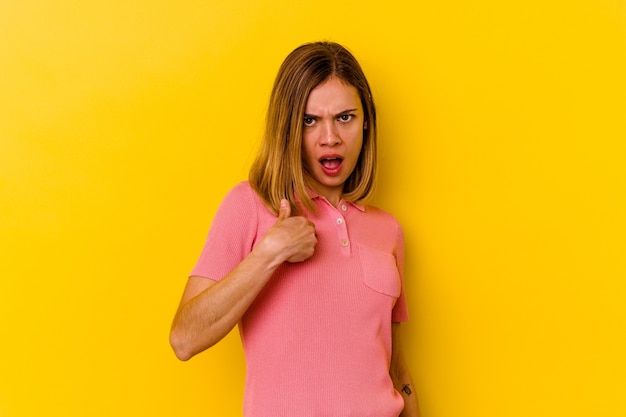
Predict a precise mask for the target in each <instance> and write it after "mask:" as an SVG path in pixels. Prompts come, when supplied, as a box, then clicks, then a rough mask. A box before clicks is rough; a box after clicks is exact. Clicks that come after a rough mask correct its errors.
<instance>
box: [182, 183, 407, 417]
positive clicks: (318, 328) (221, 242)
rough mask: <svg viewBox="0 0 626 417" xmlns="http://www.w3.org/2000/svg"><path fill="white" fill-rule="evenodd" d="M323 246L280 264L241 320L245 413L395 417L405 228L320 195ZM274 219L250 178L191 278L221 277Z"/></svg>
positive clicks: (403, 316) (234, 193) (228, 202)
mask: <svg viewBox="0 0 626 417" xmlns="http://www.w3.org/2000/svg"><path fill="white" fill-rule="evenodd" d="M314 201H315V204H316V206H317V213H316V214H315V215H309V216H308V217H309V219H310V220H311V221H312V222H313V223H314V224H315V227H316V233H317V238H318V243H317V246H316V249H315V254H314V255H313V256H312V257H311V258H309V259H308V260H306V261H305V262H302V263H294V264H290V263H285V264H283V265H281V266H280V267H279V268H278V269H277V271H276V272H275V274H274V276H273V277H272V278H271V279H270V281H269V282H268V284H267V285H266V286H265V288H264V289H263V290H262V292H261V293H260V294H259V295H258V297H257V299H256V300H255V302H254V303H253V304H252V306H251V307H250V308H249V310H248V311H247V312H246V314H245V315H244V317H243V319H242V321H241V323H240V324H239V329H240V332H241V338H242V341H243V346H244V350H245V354H246V368H247V376H246V387H245V395H244V415H245V416H247V417H282V416H289V417H293V416H342V417H344V416H359V417H368V416H371V417H392V416H393V417H397V416H398V415H399V414H400V412H401V410H402V408H403V400H402V398H401V396H400V394H399V393H398V392H397V391H396V390H395V389H394V387H393V385H392V382H391V378H390V377H389V362H390V358H391V323H392V321H406V320H408V313H407V306H406V299H405V294H404V288H403V277H402V273H403V263H404V241H403V234H402V229H401V228H400V225H399V224H398V222H397V221H396V220H395V219H394V218H393V217H392V216H391V215H389V214H387V213H385V212H383V211H381V210H378V209H376V208H372V207H363V206H359V205H356V204H352V203H345V202H343V201H342V202H340V204H339V207H338V208H335V207H333V206H331V205H330V203H328V202H327V201H326V199H325V198H323V197H317V196H315V197H314ZM275 222H276V217H275V216H274V215H272V214H271V212H269V211H268V210H267V208H266V207H265V206H264V205H263V203H262V202H261V200H260V199H259V198H258V196H257V195H256V194H255V192H254V191H253V190H252V188H251V187H250V185H249V184H248V183H247V182H242V183H240V184H238V185H237V186H236V187H234V188H233V189H232V190H231V192H230V193H229V194H228V195H227V196H226V198H225V200H224V201H223V203H222V205H221V206H220V208H219V210H218V212H217V214H216V216H215V219H214V221H213V225H212V227H211V230H210V232H209V236H208V238H207V242H206V245H205V247H204V250H203V252H202V254H201V256H200V259H199V260H198V263H197V264H196V266H195V268H194V269H193V271H192V274H191V275H195V276H201V277H206V278H210V279H214V280H219V279H221V278H223V277H224V276H226V275H227V274H228V273H229V272H230V271H231V270H232V269H233V268H234V267H235V266H237V264H239V262H241V260H242V259H243V258H244V257H245V256H246V255H247V254H248V253H249V252H250V251H251V250H252V248H254V246H255V244H256V243H257V242H258V241H259V240H260V239H261V238H262V237H263V236H264V235H265V233H266V232H267V230H268V229H269V228H270V227H271V226H272V225H273V224H274V223H275Z"/></svg>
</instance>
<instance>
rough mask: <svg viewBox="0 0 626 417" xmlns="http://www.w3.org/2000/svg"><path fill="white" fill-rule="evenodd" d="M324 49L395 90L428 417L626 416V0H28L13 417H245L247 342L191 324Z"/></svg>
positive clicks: (3, 71) (23, 11)
mask: <svg viewBox="0 0 626 417" xmlns="http://www.w3.org/2000/svg"><path fill="white" fill-rule="evenodd" d="M318 39H331V40H335V41H339V42H342V43H344V44H346V45H347V46H349V47H350V48H351V49H352V51H353V52H354V53H355V55H356V56H357V57H358V58H359V59H360V61H361V63H362V64H363V66H364V68H365V71H366V73H367V75H368V77H369V79H370V82H371V84H372V86H373V88H374V91H375V94H376V97H375V98H376V99H377V103H378V106H379V110H380V123H381V126H382V127H381V155H380V157H381V175H380V182H379V188H378V192H377V195H376V203H377V204H378V205H380V206H381V207H383V208H385V209H387V210H390V211H392V212H393V213H395V214H396V215H397V217H398V218H399V219H400V220H401V221H402V223H403V224H404V226H405V233H406V236H407V245H408V246H407V251H408V252H407V253H408V264H407V280H408V282H407V287H408V292H409V294H408V295H409V300H410V303H411V313H412V321H411V322H410V323H409V324H407V325H406V335H405V342H406V346H407V349H408V350H409V361H410V365H411V367H412V370H413V373H414V376H415V379H416V382H417V384H418V385H419V392H420V395H421V397H422V399H421V402H422V407H423V409H424V414H425V416H429V417H503V416H505V417H508V416H511V417H514V416H520V417H521V416H524V417H526V416H546V417H548V416H550V417H552V416H581V417H582V416H585V417H586V416H624V415H626V395H625V394H626V359H624V352H626V337H625V336H624V333H625V332H624V327H625V323H626V302H624V300H625V298H626V297H625V296H626V283H625V278H626V268H625V258H626V254H625V252H626V251H625V249H624V248H625V238H624V236H625V235H626V222H625V220H624V212H625V211H626V207H625V204H624V200H625V196H624V195H625V188H626V187H625V184H626V175H625V170H624V168H623V165H624V159H625V158H624V156H625V151H626V147H625V145H624V141H625V139H626V122H625V120H626V82H625V75H624V74H626V6H625V5H624V2H622V1H618V0H581V1H566V0H553V1H547V2H546V1H545V0H527V1H524V2H506V1H496V0H476V1H460V0H452V1H448V2H438V1H408V0H407V1H404V2H393V1H392V2H389V1H378V0H377V1H364V2H356V3H355V2H348V3H341V2H336V1H327V0H319V1H315V2H313V1H302V2H296V1H284V2H281V1H278V0H272V1H244V0H238V1H232V2H227V1H224V2H222V1H217V0H211V1H204V2H200V1H178V2H172V1H163V0H152V1H144V0H140V1H134V2H132V1H131V2H129V1H121V0H93V1H83V2H78V1H69V0H55V1H51V0H38V1H35V0H20V1H18V0H4V1H2V2H1V3H0V259H1V261H0V317H1V319H0V320H1V322H0V323H1V328H0V416H2V417H5V416H6V417H22V416H35V415H41V416H63V417H72V416H92V417H96V416H234V415H239V414H240V411H239V410H240V402H241V398H242V394H241V391H242V384H243V372H244V368H243V363H242V352H241V348H240V347H239V342H238V336H237V335H236V334H231V335H230V336H229V337H228V339H226V340H225V341H223V342H222V343H221V344H219V345H218V346H216V347H215V348H214V349H213V350H211V351H209V352H206V353H204V354H203V355H201V356H199V357H197V358H195V359H194V360H192V361H190V362H188V363H180V362H178V361H177V360H176V359H175V358H174V355H173V354H172V353H171V351H170V348H169V346H168V342H167V334H168V328H169V323H170V320H171V318H172V315H173V312H174V309H175V307H176V304H177V302H178V297H179V295H180V292H181V290H182V288H183V285H184V282H185V279H186V275H187V273H188V272H189V270H190V269H191V267H192V266H193V263H194V262H195V259H196V257H197V256H198V254H199V251H200V249H201V246H202V243H203V241H204V237H205V235H206V232H207V229H208V227H209V225H210V222H211V218H212V215H213V213H214V211H215V209H216V208H217V205H218V204H219V202H220V200H221V198H222V196H223V195H224V193H225V192H226V191H227V190H228V189H229V188H230V187H231V186H232V185H233V184H234V183H235V182H237V181H239V180H241V179H244V178H245V177H246V175H247V168H248V166H249V164H250V161H251V157H252V155H253V153H254V150H255V147H256V146H257V144H258V138H259V133H260V131H261V128H262V125H263V117H264V112H265V108H266V102H267V99H268V94H269V90H270V87H271V83H272V81H273V77H274V75H275V73H276V71H277V69H278V65H279V64H280V62H281V61H282V59H283V58H284V56H285V55H286V54H287V53H288V52H289V51H290V50H291V49H293V48H294V47H295V46H297V45H299V44H300V43H303V42H305V41H310V40H318ZM286 395H288V393H286Z"/></svg>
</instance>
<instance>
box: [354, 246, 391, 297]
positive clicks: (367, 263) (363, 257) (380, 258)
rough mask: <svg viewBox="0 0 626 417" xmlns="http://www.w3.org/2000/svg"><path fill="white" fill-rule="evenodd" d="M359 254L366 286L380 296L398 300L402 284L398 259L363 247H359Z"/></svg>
mask: <svg viewBox="0 0 626 417" xmlns="http://www.w3.org/2000/svg"><path fill="white" fill-rule="evenodd" d="M358 254H359V261H360V263H361V269H362V271H363V282H364V283H365V285H367V286H368V287H369V288H370V289H372V290H374V291H376V292H378V293H380V294H385V295H388V296H390V297H394V298H398V297H399V296H400V290H401V283H400V273H399V272H398V267H397V265H396V258H395V257H394V256H393V255H391V254H389V253H386V252H381V251H379V250H376V249H372V248H369V247H367V246H362V245H359V246H358Z"/></svg>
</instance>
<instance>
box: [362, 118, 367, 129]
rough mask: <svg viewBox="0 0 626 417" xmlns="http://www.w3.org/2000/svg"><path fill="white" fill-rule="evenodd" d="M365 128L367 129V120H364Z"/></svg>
mask: <svg viewBox="0 0 626 417" xmlns="http://www.w3.org/2000/svg"><path fill="white" fill-rule="evenodd" d="M363 130H367V120H366V121H364V122H363Z"/></svg>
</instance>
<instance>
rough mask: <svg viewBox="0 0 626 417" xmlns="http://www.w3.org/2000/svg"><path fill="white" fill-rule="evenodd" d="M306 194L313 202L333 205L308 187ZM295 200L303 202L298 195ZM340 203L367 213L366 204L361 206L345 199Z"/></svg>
mask: <svg viewBox="0 0 626 417" xmlns="http://www.w3.org/2000/svg"><path fill="white" fill-rule="evenodd" d="M306 193H307V195H308V196H309V198H310V199H311V200H323V201H325V202H326V204H328V205H331V204H330V202H329V201H328V200H326V197H324V196H321V195H319V194H318V193H316V192H315V191H313V190H312V189H310V188H309V187H306ZM295 198H296V202H298V203H301V202H302V200H301V199H300V197H299V196H298V195H297V194H296V196H295ZM339 202H340V203H341V202H344V203H346V204H350V205H351V206H354V207H355V208H357V209H358V210H360V211H363V212H364V211H365V205H364V204H361V203H358V202H353V201H345V200H343V199H341V200H340V201H339Z"/></svg>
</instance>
